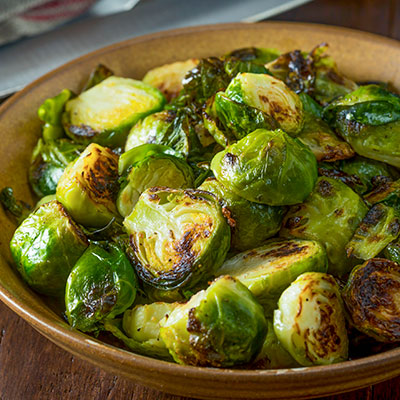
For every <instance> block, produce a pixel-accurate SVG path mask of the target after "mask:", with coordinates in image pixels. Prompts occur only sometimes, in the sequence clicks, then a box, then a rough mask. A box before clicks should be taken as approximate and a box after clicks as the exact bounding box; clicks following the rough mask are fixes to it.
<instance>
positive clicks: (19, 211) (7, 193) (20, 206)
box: [0, 187, 31, 225]
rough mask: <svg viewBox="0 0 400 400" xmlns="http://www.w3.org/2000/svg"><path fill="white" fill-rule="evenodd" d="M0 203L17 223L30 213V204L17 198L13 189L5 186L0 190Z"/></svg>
mask: <svg viewBox="0 0 400 400" xmlns="http://www.w3.org/2000/svg"><path fill="white" fill-rule="evenodd" d="M0 203H1V205H2V206H3V208H4V210H5V211H7V212H8V213H9V215H11V216H12V217H14V218H15V220H16V221H17V222H18V225H19V224H20V223H21V222H22V221H23V220H24V219H25V218H26V217H27V216H28V215H29V214H30V212H31V206H30V205H29V204H27V203H25V202H24V201H22V200H17V199H16V198H15V196H14V191H13V189H12V188H10V187H5V188H3V189H2V190H1V191H0Z"/></svg>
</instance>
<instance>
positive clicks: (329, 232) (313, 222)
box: [280, 177, 368, 276]
mask: <svg viewBox="0 0 400 400" xmlns="http://www.w3.org/2000/svg"><path fill="white" fill-rule="evenodd" d="M367 211H368V207H367V206H366V205H365V204H364V202H363V200H362V199H361V197H359V196H358V195H357V194H356V193H355V192H353V191H352V190H351V189H350V188H349V187H348V186H346V185H345V184H344V183H342V182H340V181H337V180H335V179H332V178H325V177H321V178H318V181H317V184H316V185H315V188H314V190H313V192H312V193H311V195H310V196H309V197H308V199H307V200H306V201H305V202H304V203H303V204H298V205H295V206H293V207H291V208H290V210H289V212H288V213H287V215H286V216H285V218H284V220H283V224H282V229H281V232H280V235H281V236H283V237H298V238H303V239H311V240H318V241H319V242H321V243H323V244H324V245H325V247H326V251H327V254H328V259H329V270H328V271H329V273H331V274H333V275H335V276H336V275H343V274H345V273H347V272H349V270H350V269H351V261H350V260H349V259H348V258H347V257H346V251H345V246H346V245H347V243H348V242H349V240H350V239H351V237H352V236H353V234H354V232H355V230H356V229H357V226H358V225H359V224H360V222H361V221H362V219H363V218H364V217H365V214H366V213H367Z"/></svg>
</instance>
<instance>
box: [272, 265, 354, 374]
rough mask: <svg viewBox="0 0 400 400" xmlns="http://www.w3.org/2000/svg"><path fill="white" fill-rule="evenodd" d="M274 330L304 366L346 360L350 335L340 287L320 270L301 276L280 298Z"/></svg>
mask: <svg viewBox="0 0 400 400" xmlns="http://www.w3.org/2000/svg"><path fill="white" fill-rule="evenodd" d="M278 306H279V308H278V309H277V310H275V312H274V330H275V333H276V336H277V337H278V339H279V341H280V342H281V343H282V345H283V347H284V348H285V349H286V350H287V351H288V352H289V353H290V355H291V356H292V357H293V358H294V359H295V360H296V361H297V362H298V363H299V364H300V365H303V366H311V365H325V364H333V363H337V362H340V361H345V360H346V359H347V354H348V337H347V331H346V323H345V318H344V309H343V303H342V298H341V295H340V291H339V286H338V284H337V283H336V281H335V279H334V278H333V277H332V276H331V275H328V274H324V273H320V272H307V273H305V274H302V275H300V276H299V277H298V278H297V279H296V280H295V281H294V282H293V283H292V284H291V285H290V286H289V287H288V288H287V289H286V290H285V291H284V292H283V293H282V296H281V297H280V299H279V303H278Z"/></svg>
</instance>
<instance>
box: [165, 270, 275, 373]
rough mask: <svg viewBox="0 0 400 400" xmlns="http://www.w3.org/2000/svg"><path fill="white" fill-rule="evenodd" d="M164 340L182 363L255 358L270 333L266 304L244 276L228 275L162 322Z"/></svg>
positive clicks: (225, 362) (214, 363) (225, 363)
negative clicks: (245, 282)
mask: <svg viewBox="0 0 400 400" xmlns="http://www.w3.org/2000/svg"><path fill="white" fill-rule="evenodd" d="M160 325H161V330H160V335H161V339H162V340H163V341H164V343H165V345H166V346H167V348H168V349H169V351H170V353H171V355H172V356H173V357H174V359H175V361H176V362H178V363H180V364H187V365H197V366H204V367H206V366H209V367H229V366H233V365H239V364H244V363H247V362H249V361H251V360H252V359H253V358H254V357H255V355H256V354H257V353H258V352H259V350H260V349H261V347H262V345H263V341H264V338H265V335H266V329H267V323H266V320H265V317H264V313H263V308H262V307H261V306H260V304H258V302H257V301H256V300H255V298H254V297H253V295H252V294H251V292H250V291H249V290H248V289H247V288H246V287H245V286H244V285H242V284H241V283H240V282H239V281H238V280H236V279H234V278H232V277H229V276H224V277H221V278H219V279H217V280H215V281H214V282H213V283H212V284H211V285H210V286H209V287H208V289H207V290H203V291H201V292H199V293H197V294H195V295H194V296H193V297H192V298H191V299H190V300H189V301H188V302H187V303H185V304H181V305H178V306H177V307H176V308H175V309H174V310H173V311H172V312H171V313H170V314H169V316H168V318H165V319H164V320H163V321H161V322H160Z"/></svg>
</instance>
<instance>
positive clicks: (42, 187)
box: [29, 139, 85, 197]
mask: <svg viewBox="0 0 400 400" xmlns="http://www.w3.org/2000/svg"><path fill="white" fill-rule="evenodd" d="M84 149H85V146H84V145H81V144H76V143H73V142H71V141H70V140H67V139H58V140H52V141H47V142H44V141H43V140H42V139H39V141H38V143H37V145H36V147H35V148H34V149H33V153H32V161H31V165H30V167H29V182H30V184H31V186H32V189H33V190H34V192H35V193H36V194H37V195H38V196H39V197H43V196H47V195H49V194H54V193H55V192H56V188H57V183H58V181H59V179H60V178H61V176H62V174H63V173H64V170H65V168H66V167H67V165H68V164H69V163H70V162H71V161H74V160H75V159H76V158H77V157H78V156H79V154H80V153H81V152H82V151H83V150H84Z"/></svg>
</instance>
